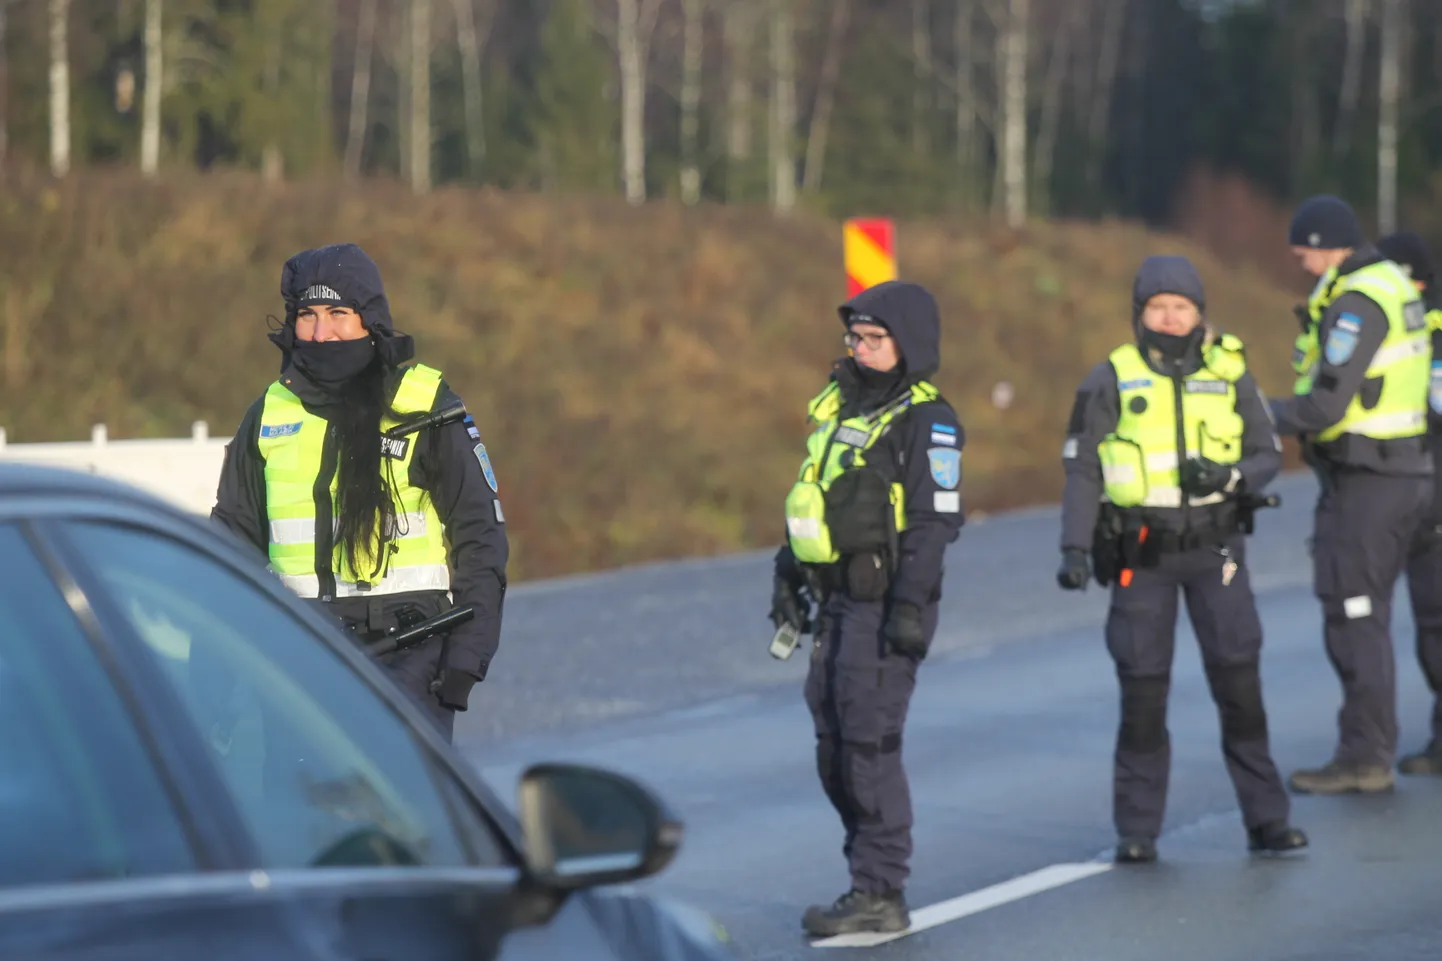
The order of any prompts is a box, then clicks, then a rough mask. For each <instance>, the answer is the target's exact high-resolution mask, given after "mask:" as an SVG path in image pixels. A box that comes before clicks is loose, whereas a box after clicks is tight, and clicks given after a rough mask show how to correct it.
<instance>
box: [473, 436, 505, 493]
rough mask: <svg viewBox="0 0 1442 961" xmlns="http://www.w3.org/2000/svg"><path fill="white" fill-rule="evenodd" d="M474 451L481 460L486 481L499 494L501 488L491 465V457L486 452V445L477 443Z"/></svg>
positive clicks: (477, 458)
mask: <svg viewBox="0 0 1442 961" xmlns="http://www.w3.org/2000/svg"><path fill="white" fill-rule="evenodd" d="M474 453H475V455H476V460H477V461H479V462H480V465H481V473H482V474H485V475H486V483H487V484H489V485H491V490H492V491H493V492H494V493H497V494H499V493H500V492H501V489H500V487H499V486H497V484H496V472H495V470H494V469H493V468H492V467H491V458H490V455H489V454H487V453H486V445H485V444H477V445H476V446H475V449H474Z"/></svg>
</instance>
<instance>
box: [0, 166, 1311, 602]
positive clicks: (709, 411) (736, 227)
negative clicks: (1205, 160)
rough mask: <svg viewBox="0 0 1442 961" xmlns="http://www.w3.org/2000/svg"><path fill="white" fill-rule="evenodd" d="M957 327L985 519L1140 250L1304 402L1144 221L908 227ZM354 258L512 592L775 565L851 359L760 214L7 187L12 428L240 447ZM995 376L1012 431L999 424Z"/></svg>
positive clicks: (1028, 456) (804, 239)
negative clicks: (425, 387) (273, 336)
mask: <svg viewBox="0 0 1442 961" xmlns="http://www.w3.org/2000/svg"><path fill="white" fill-rule="evenodd" d="M898 236H899V240H898V244H899V248H900V251H899V252H900V261H901V264H902V270H903V274H904V276H905V277H907V278H908V279H914V280H917V281H919V282H921V283H924V284H926V285H927V286H928V287H930V288H931V289H932V290H933V291H934V292H935V293H936V295H937V297H938V299H939V300H940V302H941V305H942V310H943V340H942V351H943V367H942V371H941V375H940V377H939V378H938V379H939V383H940V386H941V387H942V389H943V390H944V392H945V393H946V395H947V397H948V398H949V399H950V400H951V401H952V403H953V404H954V405H955V406H956V407H957V409H958V411H959V412H960V414H961V417H962V420H963V423H964V424H965V425H966V428H967V431H968V435H969V441H968V444H967V450H966V483H965V491H966V500H967V504H968V507H969V509H971V510H977V509H984V510H989V511H990V510H996V509H998V508H1004V507H1011V506H1017V505H1022V504H1028V503H1036V502H1039V501H1044V500H1048V499H1052V498H1055V497H1056V496H1057V495H1058V493H1059V491H1060V486H1061V472H1060V468H1059V463H1058V455H1059V451H1060V446H1061V440H1062V433H1063V429H1064V425H1065V422H1066V417H1067V413H1068V411H1069V409H1070V404H1071V400H1072V396H1073V391H1074V389H1075V386H1076V384H1077V382H1078V381H1079V380H1080V378H1081V377H1082V376H1083V375H1084V374H1085V372H1086V371H1087V370H1088V369H1089V368H1090V366H1091V365H1092V364H1094V363H1096V362H1097V361H1098V360H1100V359H1101V358H1103V357H1104V356H1105V355H1106V353H1107V352H1108V351H1109V350H1110V349H1111V348H1112V347H1113V346H1115V345H1116V343H1118V342H1119V341H1120V340H1121V339H1122V338H1124V337H1126V336H1128V332H1129V326H1128V324H1129V317H1130V290H1131V280H1132V275H1133V273H1134V271H1135V269H1136V266H1137V264H1138V263H1139V262H1140V261H1141V259H1142V258H1143V257H1144V256H1146V255H1147V254H1149V253H1162V252H1175V253H1184V254H1186V255H1188V256H1190V257H1192V258H1193V260H1194V262H1195V263H1196V264H1197V266H1198V267H1199V269H1200V270H1201V272H1202V274H1203V277H1204V279H1205V281H1206V283H1207V290H1208V298H1209V308H1210V309H1209V314H1210V316H1211V317H1212V319H1213V320H1214V321H1215V322H1217V323H1219V324H1220V325H1222V326H1224V327H1225V328H1226V329H1228V330H1232V331H1234V332H1236V333H1237V334H1239V335H1241V336H1243V337H1244V338H1245V339H1246V340H1247V341H1248V343H1249V345H1250V347H1251V350H1250V353H1251V357H1252V363H1253V366H1254V369H1256V370H1257V373H1258V376H1259V378H1260V380H1261V382H1262V384H1263V386H1264V387H1265V388H1267V389H1268V390H1269V391H1272V392H1276V391H1278V390H1283V389H1285V388H1286V385H1287V383H1288V367H1287V361H1288V356H1289V351H1290V343H1291V339H1292V337H1293V334H1294V328H1293V327H1292V322H1291V319H1290V313H1289V307H1290V304H1291V303H1292V302H1293V301H1294V300H1295V299H1296V296H1295V293H1294V292H1289V291H1283V290H1281V289H1279V288H1278V287H1277V286H1276V285H1275V283H1273V282H1272V281H1270V280H1268V279H1267V278H1265V277H1264V276H1263V275H1262V274H1261V273H1259V272H1258V271H1255V270H1251V269H1233V268H1229V267H1225V266H1223V265H1222V264H1221V263H1220V262H1219V261H1218V260H1217V259H1216V258H1214V257H1212V256H1210V255H1208V254H1207V253H1206V252H1204V251H1202V250H1200V249H1198V248H1197V247H1196V246H1195V245H1193V244H1189V243H1187V242H1184V241H1182V240H1181V239H1179V238H1176V237H1169V236H1160V235H1155V234H1149V233H1147V232H1146V231H1144V230H1142V229H1140V228H1137V227H1134V226H1130V225H1124V224H1102V225H1080V224H1037V225H1034V226H1032V227H1029V228H1028V229H1027V230H1026V231H1025V232H1024V233H1022V234H1021V235H1019V236H1016V235H1012V234H1011V233H1010V232H1008V231H1005V230H1002V229H999V228H996V227H993V226H988V225H986V224H982V223H941V222H938V223H905V224H901V225H899V230H898ZM345 240H350V241H355V242H357V243H359V244H361V245H362V246H363V247H365V248H366V249H367V250H368V251H369V252H370V253H371V255H372V256H373V257H375V258H376V260H377V261H378V262H379V264H380V266H381V269H382V272H383V274H384V277H385V279H386V282H387V286H388V292H389V295H390V298H391V302H392V307H393V313H394V316H395V318H396V323H397V325H398V326H399V327H400V328H401V329H403V330H406V331H408V332H411V333H413V334H414V335H415V336H416V340H417V344H418V349H419V357H420V359H422V360H425V361H426V362H428V363H431V364H433V365H435V366H438V367H440V368H442V369H443V370H444V371H445V373H446V375H447V377H448V378H449V379H450V381H451V382H452V383H453V384H454V385H455V386H456V388H457V389H458V390H459V391H460V393H461V395H462V396H463V397H464V398H465V399H466V402H467V404H468V405H469V406H470V408H471V409H472V410H473V411H474V412H475V414H476V419H477V421H478V422H479V424H480V426H481V428H482V430H483V432H484V437H485V440H486V444H487V446H488V448H489V449H490V450H491V452H492V454H493V457H494V461H495V464H496V467H497V471H498V473H499V476H500V480H501V484H502V488H501V490H502V494H503V495H504V498H505V505H506V514H507V518H508V520H509V522H510V533H511V536H512V543H513V548H514V560H513V570H512V573H513V577H515V578H516V579H517V580H519V579H522V578H526V577H538V576H543V575H553V574H560V573H565V572H572V571H581V570H588V569H596V568H602V567H609V566H614V565H618V564H624V563H631V562H636V561H642V560H648V559H657V558H668V557H678V556H684V555H696V554H708V553H714V552H722V551H729V550H735V549H740V548H746V547H753V546H757V545H765V544H771V543H775V542H776V541H777V540H779V537H780V534H781V526H782V525H781V520H780V517H779V508H780V503H781V500H782V498H783V496H784V494H785V491H786V489H787V486H788V484H789V482H790V479H791V477H792V476H793V474H794V471H795V468H796V465H797V462H798V457H799V453H800V451H801V449H802V448H801V444H802V440H803V435H804V424H803V420H804V408H805V403H806V401H807V399H808V398H809V397H810V396H811V395H812V394H813V393H814V392H815V391H816V390H817V389H818V388H819V387H820V385H821V384H822V383H823V378H824V376H825V372H826V370H827V364H828V362H829V361H830V360H831V359H832V358H833V357H834V356H836V355H837V354H839V353H840V350H841V346H840V334H841V329H840V326H839V324H838V322H837V320H836V315H835V310H834V308H835V306H836V304H837V303H838V302H839V301H840V300H841V292H842V289H843V283H842V277H841V243H840V228H839V225H838V224H837V223H835V222H832V221H826V220H820V219H815V218H811V217H797V218H796V219H794V220H792V221H790V222H777V221H776V220H774V219H773V218H772V217H771V216H770V215H769V214H768V213H767V212H766V211H764V210H755V209H733V208H718V207H706V208H702V209H697V210H686V209H683V208H678V207H676V206H672V205H669V204H655V205H650V206H646V207H643V208H639V209H633V208H630V207H628V206H626V205H625V204H624V203H621V202H620V201H615V200H609V199H584V198H558V197H542V196H517V195H502V194H498V193H495V192H489V191H472V190H461V189H447V190H442V191H439V192H437V193H435V194H434V195H432V196H429V197H425V198H421V199H416V198H413V197H412V196H410V195H409V194H408V193H407V192H405V191H404V189H403V188H401V187H399V186H397V185H394V184H387V183H367V184H365V185H363V186H360V187H345V186H342V185H339V184H314V183H298V184H288V185H284V186H280V187H276V188H267V187H264V186H263V185H262V184H261V183H260V182H259V181H258V180H257V179H255V178H253V177H250V176H246V175H239V174H223V175H212V176H206V177H202V176H198V175H192V176H180V177H177V178H175V179H172V180H168V181H166V182H162V183H159V184H146V183H144V182H143V181H141V180H139V179H138V178H135V177H132V176H129V175H126V174H103V173H101V174H94V173H91V174H86V175H82V176H78V177H74V178H72V179H70V180H69V181H67V182H66V183H64V184H62V185H60V186H58V187H53V186H49V185H48V183H47V182H46V181H44V180H41V179H38V178H37V179H35V180H34V181H30V182H27V181H26V180H25V178H18V179H17V178H12V180H11V182H10V183H9V184H8V185H7V189H6V192H5V193H4V195H3V196H0V243H3V250H4V256H3V258H0V312H3V317H4V325H5V326H4V331H3V339H0V425H4V426H5V427H6V428H7V429H8V431H9V436H10V440H11V441H12V442H17V443H18V442H24V441H41V440H65V439H75V440H79V439H83V438H85V437H87V436H88V431H89V428H90V425H91V424H93V423H97V422H105V423H106V424H108V425H109V430H110V436H112V437H115V438H124V437H138V436H185V435H186V434H187V433H188V430H189V425H190V423H191V421H193V420H197V419H200V420H206V421H209V422H210V424H211V430H212V433H213V434H217V435H218V434H228V433H230V432H231V431H233V430H234V428H235V426H236V424H237V423H238V422H239V420H240V417H241V414H242V413H243V412H244V410H245V408H246V406H247V405H248V404H249V403H250V402H251V401H252V400H253V399H254V398H255V397H256V396H258V395H259V393H260V392H261V390H262V389H263V388H264V386H265V384H266V383H267V382H268V381H269V380H270V379H271V378H272V377H273V376H274V374H275V373H276V369H277V361H278V357H279V355H278V354H277V352H276V350H275V348H274V347H273V346H271V344H270V343H269V342H267V341H266V339H265V333H266V315H267V314H268V313H269V314H275V315H280V314H281V313H282V307H281V302H280V298H279V294H278V287H279V276H280V268H281V264H282V263H283V262H284V260H285V259H286V258H287V257H288V256H289V255H290V254H291V253H293V252H295V251H297V250H300V249H302V248H305V247H310V246H316V245H319V244H323V243H330V242H337V241H345ZM999 381H1009V382H1010V383H1011V384H1012V385H1014V387H1015V400H1014V402H1013V404H1012V405H1011V406H1010V408H1009V409H1006V410H998V409H996V408H995V407H993V405H992V403H991V392H992V388H993V386H994V385H995V384H997V383H998V382H999Z"/></svg>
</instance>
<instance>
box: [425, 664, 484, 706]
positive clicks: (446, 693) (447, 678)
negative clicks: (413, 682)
mask: <svg viewBox="0 0 1442 961" xmlns="http://www.w3.org/2000/svg"><path fill="white" fill-rule="evenodd" d="M475 685H476V677H475V675H474V674H468V673H466V672H465V671H458V670H456V669H455V668H454V667H448V668H446V669H445V670H443V671H441V676H440V677H438V678H436V679H435V680H434V681H432V682H431V693H432V694H434V695H435V696H436V700H438V701H440V702H441V705H442V706H444V707H448V708H450V709H451V710H453V711H464V710H465V709H466V704H467V702H468V701H469V700H470V697H471V688H472V687H475Z"/></svg>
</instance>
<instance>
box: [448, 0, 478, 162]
mask: <svg viewBox="0 0 1442 961" xmlns="http://www.w3.org/2000/svg"><path fill="white" fill-rule="evenodd" d="M474 3H475V0H455V6H456V26H457V30H456V42H457V43H458V44H459V46H460V48H461V69H462V74H463V82H464V85H465V88H464V94H465V109H466V159H467V160H468V161H469V162H470V173H471V177H472V178H477V179H478V178H479V177H480V176H481V165H482V164H483V163H484V162H485V159H486V117H485V112H484V110H482V106H483V104H482V100H481V94H482V88H481V45H482V44H483V43H484V42H485V36H484V34H483V33H482V32H480V31H477V30H476V9H475V7H474V6H473V4H474Z"/></svg>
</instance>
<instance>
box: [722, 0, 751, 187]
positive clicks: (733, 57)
mask: <svg viewBox="0 0 1442 961" xmlns="http://www.w3.org/2000/svg"><path fill="white" fill-rule="evenodd" d="M722 30H723V33H724V37H723V42H724V45H725V49H726V199H728V200H737V199H739V194H740V184H741V169H742V167H743V165H745V164H746V163H747V162H748V161H749V160H750V159H751V142H752V141H751V134H752V128H753V125H754V119H753V117H752V84H753V82H754V74H753V72H752V60H751V58H752V56H753V54H754V51H755V34H756V6H755V3H754V0H726V7H725V10H724V13H723V24H722Z"/></svg>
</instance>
